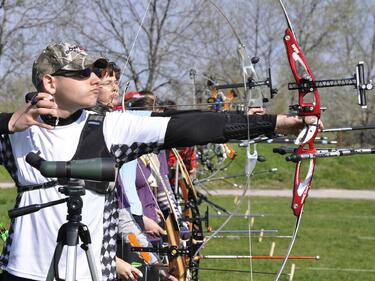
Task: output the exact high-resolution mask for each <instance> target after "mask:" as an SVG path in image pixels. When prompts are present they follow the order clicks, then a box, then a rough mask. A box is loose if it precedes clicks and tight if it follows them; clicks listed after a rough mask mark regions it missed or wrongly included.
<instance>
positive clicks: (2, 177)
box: [0, 166, 12, 182]
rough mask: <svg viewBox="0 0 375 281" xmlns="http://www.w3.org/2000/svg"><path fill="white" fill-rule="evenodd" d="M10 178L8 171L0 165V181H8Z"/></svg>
mask: <svg viewBox="0 0 375 281" xmlns="http://www.w3.org/2000/svg"><path fill="white" fill-rule="evenodd" d="M9 181H12V178H11V177H10V176H9V174H8V172H7V171H6V170H5V168H4V167H3V166H0V182H9Z"/></svg>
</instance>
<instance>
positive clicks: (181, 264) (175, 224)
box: [142, 154, 187, 281]
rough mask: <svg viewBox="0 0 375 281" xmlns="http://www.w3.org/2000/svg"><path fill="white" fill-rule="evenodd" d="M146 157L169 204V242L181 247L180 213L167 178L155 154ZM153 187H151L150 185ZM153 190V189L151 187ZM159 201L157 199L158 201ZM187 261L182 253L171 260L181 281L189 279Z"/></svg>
mask: <svg viewBox="0 0 375 281" xmlns="http://www.w3.org/2000/svg"><path fill="white" fill-rule="evenodd" d="M142 157H146V158H147V160H148V162H149V164H150V167H151V171H152V175H153V176H154V177H155V178H156V179H157V181H158V183H159V184H160V185H161V186H162V188H163V191H164V193H165V196H166V198H167V202H168V205H169V209H170V213H169V214H168V216H167V217H166V219H165V221H164V224H165V229H166V231H167V237H168V243H169V245H170V246H172V247H175V248H179V247H180V246H181V242H182V241H181V239H180V227H179V219H178V215H177V213H176V210H175V206H174V204H173V202H172V198H171V197H170V195H171V194H170V191H169V189H168V186H167V183H166V182H165V179H164V178H163V176H162V175H161V174H160V163H158V161H156V159H155V157H157V156H156V155H155V154H152V155H150V154H147V155H145V156H142ZM149 188H150V189H151V187H150V186H149ZM151 191H152V189H151ZM154 200H156V199H154ZM156 202H157V201H156ZM186 268H187V263H186V259H185V257H183V256H181V255H176V256H175V257H173V258H171V260H170V261H169V273H170V274H171V275H173V276H175V277H176V278H177V279H178V280H179V281H185V280H186V279H187V270H186Z"/></svg>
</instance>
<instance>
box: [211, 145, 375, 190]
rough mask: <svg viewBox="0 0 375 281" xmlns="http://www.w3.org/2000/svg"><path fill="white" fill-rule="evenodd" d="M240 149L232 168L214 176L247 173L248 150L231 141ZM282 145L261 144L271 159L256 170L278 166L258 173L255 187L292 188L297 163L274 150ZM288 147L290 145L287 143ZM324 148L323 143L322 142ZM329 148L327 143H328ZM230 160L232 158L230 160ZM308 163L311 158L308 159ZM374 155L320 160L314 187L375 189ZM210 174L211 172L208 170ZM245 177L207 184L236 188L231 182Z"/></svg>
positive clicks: (264, 152)
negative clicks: (246, 155) (245, 167)
mask: <svg viewBox="0 0 375 281" xmlns="http://www.w3.org/2000/svg"><path fill="white" fill-rule="evenodd" d="M231 145H232V147H233V148H234V149H235V150H236V151H238V155H237V157H236V158H235V160H234V161H233V162H232V163H231V164H230V165H229V167H228V169H227V170H225V171H223V172H219V173H217V174H216V175H215V176H214V177H218V176H224V175H225V176H227V175H236V174H239V173H244V163H245V153H244V149H239V148H238V147H237V144H231ZM279 146H282V145H277V144H258V145H257V150H258V154H261V155H263V156H264V157H265V158H266V159H267V160H266V161H265V162H258V163H257V166H256V168H255V171H261V170H265V169H269V168H277V169H278V171H277V172H276V173H263V174H257V175H255V176H254V177H253V178H252V186H254V187H255V188H257V189H258V188H260V189H270V188H271V189H275V188H288V189H289V188H292V182H293V178H294V170H295V164H294V163H291V162H287V161H285V155H279V154H275V153H273V152H272V148H274V147H279ZM286 146H288V145H286ZM320 147H322V145H320ZM325 147H327V146H325ZM226 161H228V160H226ZM305 162H306V164H307V161H305ZM373 163H374V155H370V154H367V155H364V154H363V155H355V156H351V157H336V158H323V159H317V162H316V166H315V173H314V178H313V188H314V189H318V188H343V189H375V177H374V175H375V165H373ZM206 175H209V173H208V172H207V173H206ZM244 181H245V179H244V178H235V179H229V180H228V181H225V182H224V181H222V180H221V181H215V182H211V183H208V184H207V183H206V184H205V185H207V186H208V187H213V188H233V186H231V185H230V184H228V182H229V183H231V182H232V183H237V184H239V183H244Z"/></svg>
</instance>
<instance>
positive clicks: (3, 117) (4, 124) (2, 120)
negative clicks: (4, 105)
mask: <svg viewBox="0 0 375 281" xmlns="http://www.w3.org/2000/svg"><path fill="white" fill-rule="evenodd" d="M12 115H13V113H0V135H3V134H12V132H10V131H9V129H8V124H9V121H10V118H11V117H12Z"/></svg>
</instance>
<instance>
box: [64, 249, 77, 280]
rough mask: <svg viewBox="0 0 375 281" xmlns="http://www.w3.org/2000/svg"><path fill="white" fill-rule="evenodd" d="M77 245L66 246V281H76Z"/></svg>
mask: <svg viewBox="0 0 375 281" xmlns="http://www.w3.org/2000/svg"><path fill="white" fill-rule="evenodd" d="M76 269H77V245H76V246H67V252H66V271H65V272H66V275H65V280H66V281H76Z"/></svg>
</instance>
